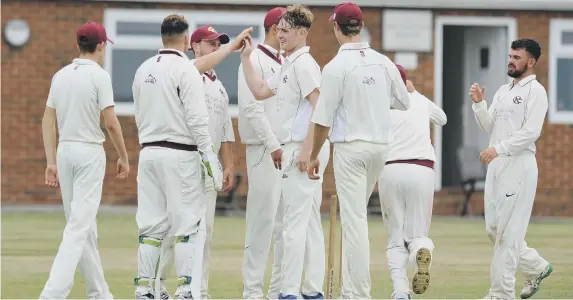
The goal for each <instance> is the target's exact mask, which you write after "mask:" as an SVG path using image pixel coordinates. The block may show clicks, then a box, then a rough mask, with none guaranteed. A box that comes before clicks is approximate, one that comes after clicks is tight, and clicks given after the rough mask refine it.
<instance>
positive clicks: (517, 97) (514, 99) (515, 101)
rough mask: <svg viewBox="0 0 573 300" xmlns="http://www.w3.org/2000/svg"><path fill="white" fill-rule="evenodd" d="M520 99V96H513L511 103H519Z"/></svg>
mask: <svg viewBox="0 0 573 300" xmlns="http://www.w3.org/2000/svg"><path fill="white" fill-rule="evenodd" d="M521 101H523V99H521V97H520V96H515V98H513V103H515V104H519V103H521Z"/></svg>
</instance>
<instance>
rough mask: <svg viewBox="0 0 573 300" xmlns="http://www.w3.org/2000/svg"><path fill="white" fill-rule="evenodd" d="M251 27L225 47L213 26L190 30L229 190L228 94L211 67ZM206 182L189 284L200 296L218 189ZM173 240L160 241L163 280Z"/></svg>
mask: <svg viewBox="0 0 573 300" xmlns="http://www.w3.org/2000/svg"><path fill="white" fill-rule="evenodd" d="M252 30H253V29H252V27H250V28H247V29H245V30H243V32H241V33H240V34H239V35H238V36H237V38H236V39H235V40H233V41H232V42H231V43H230V45H229V46H228V47H224V48H221V45H222V44H227V43H229V42H230V38H229V36H228V35H227V34H226V33H218V32H217V31H216V30H215V29H214V28H213V27H212V26H209V25H206V26H202V27H199V28H197V29H196V30H195V31H193V33H192V34H191V48H190V50H191V51H193V53H194V54H195V58H194V59H192V60H191V62H192V63H193V64H194V65H195V67H197V69H198V70H199V72H200V73H201V78H202V81H203V86H204V90H205V101H206V105H207V110H208V111H209V134H210V136H211V139H212V141H213V143H214V147H215V153H218V154H219V155H220V156H221V157H222V159H223V166H224V172H223V191H224V192H229V191H230V190H231V188H233V184H234V183H233V181H234V167H233V153H232V151H233V150H232V142H234V141H235V135H234V133H233V124H232V123H231V117H230V115H229V97H228V95H227V91H226V90H225V87H224V86H223V84H222V83H221V81H220V80H219V79H218V78H217V74H215V71H214V70H213V68H214V67H215V66H216V65H217V64H219V63H220V62H221V61H222V60H223V59H224V58H225V57H227V56H228V55H229V54H231V53H232V52H233V51H234V50H237V49H240V48H241V47H242V41H243V39H244V38H245V36H247V35H248V34H250V33H251V32H252ZM206 183H207V185H206V187H205V188H206V191H205V197H206V198H205V205H206V215H205V218H206V220H205V221H206V222H205V225H206V226H205V227H206V228H205V229H206V232H205V233H204V236H205V242H204V245H203V246H200V247H199V248H201V249H197V251H198V252H197V256H196V258H197V257H198V256H201V257H202V260H196V261H198V262H200V264H196V265H195V266H196V267H197V268H199V269H201V270H202V271H201V278H199V277H197V276H194V277H193V278H195V281H194V282H192V287H195V288H197V289H198V290H199V291H200V293H201V298H210V297H209V295H208V293H207V289H208V282H209V263H210V260H211V238H212V235H213V222H214V219H215V206H216V201H217V191H216V190H215V189H214V187H213V184H212V182H210V181H207V182H206ZM173 242H174V241H173V239H172V237H170V238H169V239H168V242H164V243H163V245H162V252H161V258H160V264H159V271H160V272H161V280H162V281H163V280H164V278H165V275H167V274H168V273H169V271H170V270H171V265H172V262H173V246H174V244H173ZM161 291H162V292H161V293H162V297H165V292H166V290H165V287H164V285H163V284H162V287H161ZM197 293H199V292H197Z"/></svg>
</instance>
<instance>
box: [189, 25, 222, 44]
mask: <svg viewBox="0 0 573 300" xmlns="http://www.w3.org/2000/svg"><path fill="white" fill-rule="evenodd" d="M214 39H219V41H221V44H226V43H228V42H229V40H230V39H229V36H228V35H227V34H226V33H218V32H217V31H216V30H215V29H214V28H213V27H211V26H210V25H205V26H202V27H199V28H197V29H195V31H193V33H192V34H191V43H198V42H200V41H203V40H205V41H211V40H214Z"/></svg>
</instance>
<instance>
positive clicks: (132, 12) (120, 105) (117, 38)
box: [103, 8, 266, 118]
mask: <svg viewBox="0 0 573 300" xmlns="http://www.w3.org/2000/svg"><path fill="white" fill-rule="evenodd" d="M174 13H175V14H179V15H184V16H185V17H186V18H187V20H188V21H189V33H190V34H191V32H193V30H195V29H196V28H197V24H213V25H215V26H216V24H224V25H242V24H243V25H244V24H253V20H259V21H258V22H257V24H258V25H259V26H258V30H259V34H258V38H256V39H254V42H255V43H262V42H263V39H264V36H265V29H264V27H263V22H262V21H263V20H264V18H265V14H266V13H265V12H262V11H249V12H247V11H230V10H222V11H219V10H166V9H147V8H135V9H131V8H106V9H105V10H104V26H105V28H106V31H107V35H108V37H109V38H110V39H111V40H112V41H113V42H114V44H109V45H108V49H107V51H106V54H105V57H104V63H103V68H104V69H105V70H106V71H107V72H108V73H109V75H110V77H112V81H113V74H112V70H113V66H112V61H113V50H115V49H124V50H159V49H160V48H161V47H162V44H161V39H160V38H158V37H152V36H145V35H130V34H121V35H118V34H117V24H118V23H119V22H144V23H150V22H157V23H159V24H161V22H162V21H163V18H165V17H166V16H168V15H170V14H174ZM253 29H254V30H257V28H253ZM158 30H159V28H158ZM229 37H230V38H231V40H232V39H234V38H235V37H234V36H229ZM225 46H226V45H223V47H225ZM115 112H116V114H117V115H119V116H134V114H135V112H134V105H133V102H131V103H128V102H116V103H115ZM229 114H230V115H231V117H232V118H236V117H237V116H238V115H239V107H238V105H237V104H229Z"/></svg>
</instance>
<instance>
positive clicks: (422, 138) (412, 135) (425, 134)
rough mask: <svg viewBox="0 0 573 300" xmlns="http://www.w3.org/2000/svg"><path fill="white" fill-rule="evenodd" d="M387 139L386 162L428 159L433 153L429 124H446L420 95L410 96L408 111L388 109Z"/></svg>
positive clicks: (440, 111) (441, 111) (438, 113)
mask: <svg viewBox="0 0 573 300" xmlns="http://www.w3.org/2000/svg"><path fill="white" fill-rule="evenodd" d="M390 120H391V139H390V144H389V146H388V149H389V151H388V159H387V161H394V160H410V159H420V160H431V161H434V162H435V161H436V154H435V152H434V147H433V146H432V141H431V139H430V126H429V125H430V122H432V123H434V124H437V125H439V126H444V125H445V124H446V122H447V121H448V119H447V117H446V114H445V113H444V111H443V110H442V109H441V108H439V107H438V106H437V105H436V104H434V102H432V101H431V100H430V99H428V98H426V97H425V96H424V95H422V94H420V93H418V92H417V91H414V92H413V93H410V107H409V108H408V110H405V111H401V110H397V109H392V110H390Z"/></svg>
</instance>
